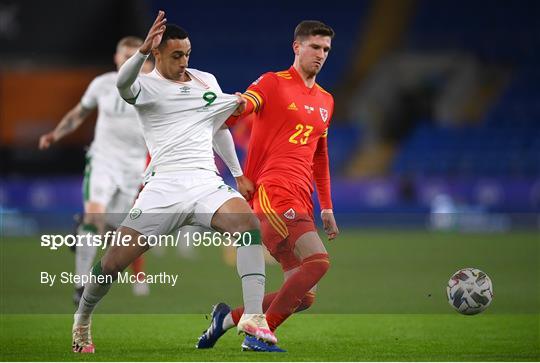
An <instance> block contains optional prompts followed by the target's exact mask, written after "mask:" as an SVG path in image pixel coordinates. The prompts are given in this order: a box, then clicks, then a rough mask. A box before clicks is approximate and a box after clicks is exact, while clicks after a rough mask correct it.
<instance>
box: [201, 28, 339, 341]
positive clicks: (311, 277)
mask: <svg viewBox="0 0 540 363" xmlns="http://www.w3.org/2000/svg"><path fill="white" fill-rule="evenodd" d="M333 36H334V31H333V30H332V29H331V28H330V27H329V26H327V25H325V24H323V23H321V22H319V21H312V20H308V21H302V22H301V23H300V24H298V26H297V27H296V29H295V33H294V42H293V51H294V63H293V65H292V66H291V67H290V68H289V69H287V70H285V71H281V72H275V73H274V72H269V73H265V74H263V75H262V76H261V77H259V79H257V80H256V81H255V82H253V83H252V84H251V86H249V88H248V90H247V91H246V92H245V93H244V95H243V96H244V97H245V98H246V99H247V100H248V101H249V102H248V107H247V108H246V110H245V112H244V113H243V114H242V115H240V116H239V118H242V117H245V116H246V115H248V114H252V113H253V114H254V115H255V117H254V120H253V129H252V133H251V138H250V143H249V149H248V155H247V159H246V165H245V168H244V173H245V175H246V176H247V177H248V178H249V179H251V180H252V181H253V182H254V184H255V190H254V192H253V193H247V195H244V196H245V197H246V198H247V199H250V203H251V206H252V208H253V209H254V211H255V213H256V214H257V216H258V217H259V219H260V222H261V232H262V236H263V242H264V244H265V245H266V247H267V248H268V250H269V251H270V253H271V254H272V256H274V257H275V258H276V260H277V261H278V262H279V263H280V264H281V266H282V269H283V271H284V277H285V282H284V283H283V285H282V287H281V288H280V290H279V291H276V292H274V293H270V294H267V295H266V296H265V298H264V302H263V310H265V312H266V319H267V321H268V324H269V326H270V329H271V330H272V331H274V330H275V329H276V328H277V327H278V326H279V325H280V324H282V323H283V321H285V319H287V318H288V317H289V316H290V315H291V314H292V313H293V312H297V311H301V310H305V309H307V308H308V307H309V306H311V305H312V304H313V301H314V298H315V290H316V287H317V283H318V282H319V280H320V279H321V278H322V277H323V276H324V274H325V273H326V271H327V270H328V268H329V267H330V261H329V258H328V253H327V251H326V248H325V247H324V244H323V242H322V241H321V239H320V238H319V235H318V234H317V230H316V227H315V223H314V217H313V202H312V198H311V195H312V193H313V181H315V185H316V187H317V192H318V196H319V203H320V206H321V210H322V211H321V218H322V221H323V224H324V230H325V232H326V234H327V235H328V238H329V239H330V240H332V239H334V238H335V237H336V236H337V235H338V234H339V230H338V227H337V224H336V221H335V219H334V215H333V211H332V199H331V194H330V173H329V167H328V148H327V135H328V127H329V124H330V120H331V117H332V112H333V109H334V100H333V97H332V95H331V94H330V93H328V92H327V91H325V90H324V89H323V88H322V87H320V86H319V85H318V84H317V83H316V82H315V78H316V76H317V74H318V73H319V72H320V70H321V69H322V66H323V65H324V62H325V60H326V58H327V57H328V54H329V52H330V48H331V42H332V38H333ZM229 121H230V122H229V123H233V122H234V120H229ZM242 311H243V309H242V307H240V308H237V309H234V310H232V311H231V310H230V308H229V306H227V305H226V304H224V303H220V304H218V305H216V306H215V307H214V310H213V311H212V324H211V325H210V327H209V328H208V329H207V330H206V331H205V332H204V333H203V335H202V336H201V337H200V338H199V342H198V344H197V347H198V348H211V347H213V346H214V344H215V343H216V341H217V340H218V339H219V337H220V336H221V335H223V334H224V333H225V331H226V330H227V329H229V328H231V327H233V326H235V325H236V324H237V323H238V321H239V319H240V316H241V315H242Z"/></svg>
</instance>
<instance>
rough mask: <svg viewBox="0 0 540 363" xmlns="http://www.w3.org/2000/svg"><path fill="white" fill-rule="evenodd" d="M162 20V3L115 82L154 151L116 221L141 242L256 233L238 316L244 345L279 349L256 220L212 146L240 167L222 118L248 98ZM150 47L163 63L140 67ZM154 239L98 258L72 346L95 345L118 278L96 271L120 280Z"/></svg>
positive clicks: (241, 254) (240, 255) (243, 262)
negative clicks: (201, 233) (97, 311)
mask: <svg viewBox="0 0 540 363" xmlns="http://www.w3.org/2000/svg"><path fill="white" fill-rule="evenodd" d="M165 24H166V19H165V13H164V12H163V11H160V12H159V13H158V16H157V17H156V20H155V21H154V24H153V25H152V27H151V28H150V30H149V32H148V35H147V37H146V40H145V41H144V43H143V44H142V46H141V47H140V48H139V51H137V52H135V54H134V55H133V57H131V58H130V59H129V60H127V61H126V63H125V64H124V65H123V66H122V68H121V69H120V71H119V74H118V80H117V87H118V90H119V92H120V94H121V96H122V97H123V98H124V99H125V100H126V101H127V102H129V103H130V104H133V105H134V106H135V109H136V110H137V114H138V115H139V120H140V122H141V123H142V125H143V132H144V136H145V140H146V143H147V145H148V149H149V151H150V156H151V157H152V161H151V162H150V165H149V166H148V168H147V177H146V179H145V187H144V189H143V190H142V191H141V193H140V194H139V197H138V198H137V201H136V202H135V204H134V206H133V208H132V210H131V211H130V213H129V216H128V217H126V218H125V219H124V221H123V222H122V224H121V226H120V228H119V229H118V231H119V233H120V234H121V235H122V236H123V237H127V236H129V237H130V238H129V239H130V240H131V241H143V242H144V241H145V239H146V238H147V237H148V236H156V235H157V236H159V235H166V234H169V233H170V232H172V231H174V230H176V229H178V228H179V227H182V226H183V225H200V226H204V227H212V228H213V229H215V230H217V231H220V232H227V233H230V234H233V233H240V234H242V236H243V237H246V239H247V240H248V241H249V243H246V244H243V245H242V246H240V247H239V248H238V252H237V270H238V274H239V276H240V278H241V281H242V292H243V298H244V305H245V310H244V311H243V314H242V316H241V317H240V319H239V323H238V325H237V326H238V330H239V332H244V333H246V337H245V339H244V342H243V343H242V347H243V348H245V349H250V350H264V351H276V350H279V348H277V347H276V346H275V343H276V342H277V339H276V337H275V335H274V334H273V333H272V332H271V331H270V330H269V329H268V324H267V322H266V318H265V316H264V314H263V308H262V301H263V298H264V286H265V266H264V258H263V247H262V245H261V237H260V230H259V222H258V220H257V218H256V217H255V215H254V214H253V212H252V211H251V209H250V207H249V205H248V203H247V202H246V201H245V200H244V198H242V195H241V194H239V193H238V192H237V191H235V190H234V189H233V188H231V187H229V186H227V185H225V184H224V182H223V179H221V177H220V176H219V175H218V174H217V173H216V172H217V169H216V165H215V161H214V154H213V151H212V147H214V149H215V150H216V151H217V152H218V154H219V155H220V156H221V157H222V158H223V160H224V161H225V163H226V164H227V165H228V166H229V168H231V165H232V164H234V165H237V167H238V169H240V171H241V168H240V164H239V162H238V158H237V156H236V151H235V148H234V143H233V140H232V136H231V133H230V132H229V130H228V128H227V127H226V126H224V125H223V124H224V122H225V121H226V120H227V118H228V117H229V116H231V115H232V114H236V115H238V114H240V113H241V112H242V111H243V110H244V108H245V106H246V104H247V102H246V100H245V99H243V98H242V97H240V95H239V94H238V95H228V94H224V93H222V92H221V88H220V87H219V84H218V83H217V80H216V78H215V77H214V76H213V75H211V74H210V73H206V72H201V71H199V70H196V69H192V68H187V67H188V61H189V56H190V53H191V43H190V40H189V38H188V34H187V32H186V31H185V30H183V29H182V28H180V27H178V26H176V25H172V24H170V25H165ZM151 52H152V54H153V55H154V57H155V60H156V68H155V69H154V70H153V71H152V72H151V73H149V74H148V75H144V74H143V75H141V74H139V73H140V69H141V68H142V66H143V64H144V62H145V61H146V59H147V57H148V56H149V54H150V53H151ZM232 173H233V175H234V176H236V177H237V182H238V184H239V189H241V190H242V191H243V193H244V194H250V193H252V191H253V189H252V187H253V185H252V184H251V183H249V185H243V183H244V179H245V177H244V176H243V175H242V173H241V172H240V175H238V174H237V173H236V172H234V171H233V172H232ZM235 174H236V175H235ZM148 248H149V246H148V245H146V244H144V243H133V244H130V245H127V246H126V245H111V246H110V247H109V248H108V249H107V252H106V253H105V255H104V256H103V258H102V259H101V261H99V262H98V263H96V264H95V265H94V267H93V269H92V275H93V276H95V280H96V282H92V281H91V282H90V283H88V284H86V285H85V287H84V292H83V296H82V298H81V302H80V304H79V308H78V310H77V312H76V313H75V316H74V320H75V321H74V324H73V330H72V334H73V346H72V349H73V351H74V352H81V353H93V352H94V350H95V349H94V344H93V342H92V337H91V333H90V330H91V327H90V325H91V314H92V312H93V310H94V308H95V306H96V304H97V303H98V302H99V301H100V300H101V299H102V298H103V297H104V296H105V295H106V294H107V292H108V290H109V288H110V287H111V282H105V283H101V284H100V283H98V282H97V281H99V280H98V279H102V280H108V281H114V280H115V279H116V278H117V277H118V273H119V272H121V271H123V270H124V269H125V268H126V266H128V265H129V263H131V262H132V261H133V260H134V259H135V258H137V257H138V256H140V255H141V254H143V253H144V252H146V251H147V250H148Z"/></svg>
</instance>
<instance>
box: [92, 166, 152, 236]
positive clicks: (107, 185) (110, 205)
mask: <svg viewBox="0 0 540 363" xmlns="http://www.w3.org/2000/svg"><path fill="white" fill-rule="evenodd" d="M141 174H142V173H141V172H139V171H137V172H126V171H119V170H115V169H114V168H112V167H110V166H109V165H106V164H104V163H100V162H98V161H96V160H93V159H92V158H88V159H87V162H86V167H85V171H84V181H83V197H84V202H95V203H99V204H101V205H103V206H105V211H106V213H107V222H108V224H110V225H112V226H115V227H116V226H118V225H119V224H120V222H121V221H122V220H123V219H124V216H125V215H126V213H127V212H128V211H129V210H130V209H131V207H132V206H133V203H134V202H135V198H137V194H138V193H139V190H140V188H141V183H142V177H141Z"/></svg>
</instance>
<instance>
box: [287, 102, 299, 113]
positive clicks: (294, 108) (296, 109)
mask: <svg viewBox="0 0 540 363" xmlns="http://www.w3.org/2000/svg"><path fill="white" fill-rule="evenodd" d="M287 110H291V111H298V107H296V103H294V102H293V103H291V104H290V105H289V106H287Z"/></svg>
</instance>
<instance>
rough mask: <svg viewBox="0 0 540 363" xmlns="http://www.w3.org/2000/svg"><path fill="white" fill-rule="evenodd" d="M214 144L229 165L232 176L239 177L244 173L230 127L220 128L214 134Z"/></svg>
mask: <svg viewBox="0 0 540 363" xmlns="http://www.w3.org/2000/svg"><path fill="white" fill-rule="evenodd" d="M213 146H214V150H215V152H216V154H218V155H219V157H220V158H221V160H223V162H224V163H225V165H227V167H228V168H229V170H230V171H231V174H232V176H234V177H235V178H236V177H239V176H242V175H243V174H244V173H243V172H242V167H241V166H240V162H239V161H238V156H237V155H236V149H235V148H234V141H233V137H232V135H231V132H230V131H229V129H228V128H222V129H221V128H220V129H219V130H217V131H216V133H215V134H214V140H213Z"/></svg>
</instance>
